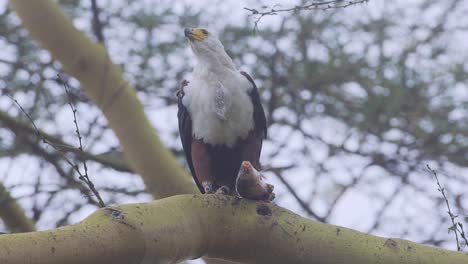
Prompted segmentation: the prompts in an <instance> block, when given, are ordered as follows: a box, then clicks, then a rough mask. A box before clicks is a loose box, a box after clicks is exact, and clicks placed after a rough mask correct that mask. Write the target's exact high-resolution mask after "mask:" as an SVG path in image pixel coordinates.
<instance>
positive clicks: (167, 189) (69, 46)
mask: <svg viewBox="0 0 468 264" xmlns="http://www.w3.org/2000/svg"><path fill="white" fill-rule="evenodd" d="M11 5H12V7H13V9H14V10H15V11H16V12H17V14H18V15H19V17H20V18H21V19H22V22H23V25H24V26H25V27H26V28H27V29H28V30H29V31H30V32H31V34H32V36H33V37H34V38H35V39H37V40H38V41H39V42H41V44H42V45H43V46H44V47H45V48H46V49H48V50H49V51H50V52H51V54H52V56H53V57H54V58H55V59H57V60H58V61H60V62H61V63H62V65H63V66H64V68H65V70H66V71H67V72H69V73H70V74H71V75H73V76H74V77H75V78H77V79H78V80H79V81H80V82H81V85H82V87H83V89H84V90H85V92H86V94H87V95H88V96H89V97H90V98H91V99H92V100H93V101H94V102H95V103H96V104H97V106H98V107H99V108H100V109H101V110H102V111H103V113H104V115H105V116H106V117H107V120H108V122H109V126H110V127H111V128H112V129H113V131H114V132H115V133H116V135H117V138H118V139H119V140H120V143H121V145H122V146H123V148H124V152H125V155H126V158H127V159H128V161H129V163H130V165H131V166H132V168H134V170H135V171H136V172H137V173H138V174H140V175H141V176H142V177H143V179H144V181H145V184H146V187H147V188H148V191H149V192H150V193H151V194H153V195H154V196H156V197H167V196H170V195H174V194H179V193H195V192H197V190H196V188H195V185H194V184H193V182H192V180H191V178H190V177H189V176H188V175H187V174H186V172H185V171H184V170H183V169H182V167H181V166H179V164H177V161H176V160H175V158H174V157H173V155H172V154H171V153H170V152H169V150H168V149H167V148H165V146H164V145H163V144H162V142H161V141H160V140H159V138H158V136H157V135H156V133H155V131H154V128H153V127H152V126H151V125H150V123H149V121H148V119H147V117H146V115H145V114H144V112H143V108H142V105H141V103H140V102H139V100H138V99H137V97H136V95H135V91H134V89H133V88H132V87H131V86H129V84H128V83H127V82H126V81H125V80H124V79H123V78H122V74H121V72H120V69H119V67H118V66H116V65H114V64H113V63H112V62H111V61H110V59H109V57H108V55H107V52H106V51H105V49H104V48H103V47H102V46H101V45H99V44H97V43H94V42H92V41H91V40H90V39H89V38H87V37H86V36H85V35H84V34H83V33H82V32H79V31H78V30H77V29H76V28H75V27H74V26H73V24H72V23H71V21H70V20H69V19H68V18H67V17H66V16H65V15H64V14H63V13H62V12H61V11H60V9H59V7H58V6H57V5H56V4H55V3H54V2H53V1H50V0H36V1H27V0H12V1H11ZM159 175H161V176H159Z"/></svg>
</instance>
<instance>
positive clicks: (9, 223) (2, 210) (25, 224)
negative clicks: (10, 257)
mask: <svg viewBox="0 0 468 264" xmlns="http://www.w3.org/2000/svg"><path fill="white" fill-rule="evenodd" d="M0 218H1V219H2V220H3V223H4V224H5V226H6V227H7V228H8V230H9V231H10V232H12V233H19V232H31V231H34V230H36V227H35V226H34V222H33V221H32V220H31V219H30V218H29V217H28V216H27V215H26V214H25V212H24V210H23V208H22V207H21V206H20V205H19V204H18V203H17V202H16V200H15V199H14V198H13V197H11V195H10V193H9V192H8V191H7V190H6V189H5V186H3V184H1V183H0ZM0 263H1V262H0Z"/></svg>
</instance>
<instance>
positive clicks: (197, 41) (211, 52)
mask: <svg viewBox="0 0 468 264" xmlns="http://www.w3.org/2000/svg"><path fill="white" fill-rule="evenodd" d="M184 34H185V36H186V37H187V38H188V39H189V41H190V47H191V48H192V51H193V53H194V54H195V56H196V57H197V60H198V63H199V64H201V65H203V66H204V67H206V68H210V69H219V67H227V68H230V69H232V70H234V69H235V66H234V63H233V62H232V59H231V58H230V57H229V55H227V53H226V51H225V50H224V46H223V44H222V43H221V41H219V39H218V38H217V37H216V35H215V34H213V33H211V32H209V31H208V30H206V29H203V28H186V29H185V30H184Z"/></svg>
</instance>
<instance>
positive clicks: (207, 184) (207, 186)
mask: <svg viewBox="0 0 468 264" xmlns="http://www.w3.org/2000/svg"><path fill="white" fill-rule="evenodd" d="M202 186H203V190H205V194H209V193H214V189H213V183H212V182H208V181H205V182H202Z"/></svg>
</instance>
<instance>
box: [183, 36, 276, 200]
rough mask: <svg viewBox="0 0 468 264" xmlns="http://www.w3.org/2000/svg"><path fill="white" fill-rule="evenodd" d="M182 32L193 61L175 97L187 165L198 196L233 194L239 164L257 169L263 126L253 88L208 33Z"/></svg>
mask: <svg viewBox="0 0 468 264" xmlns="http://www.w3.org/2000/svg"><path fill="white" fill-rule="evenodd" d="M184 33H185V36H186V37H187V38H188V39H189V43H190V47H191V49H192V51H193V53H194V54H195V56H196V58H197V62H198V63H197V65H196V66H195V67H194V69H193V72H192V79H191V80H190V81H186V80H184V81H183V82H182V84H181V87H180V89H179V91H178V93H177V97H178V113H177V117H178V119H179V132H180V138H181V141H182V146H183V149H184V152H185V156H186V158H187V163H188V165H189V167H190V171H191V173H192V176H193V178H194V179H195V182H196V184H197V186H198V188H199V189H200V191H201V192H202V193H213V192H217V193H223V194H235V189H236V188H235V185H236V178H237V175H238V172H239V168H240V165H241V163H242V161H249V162H250V163H251V164H252V165H253V166H254V167H255V168H256V169H257V170H260V161H259V159H260V152H261V149H262V141H263V139H264V138H265V137H266V134H267V124H266V118H265V113H264V111H263V108H262V105H261V103H260V96H259V93H258V90H257V86H256V85H255V83H254V81H253V79H252V78H251V77H250V76H249V75H248V74H247V73H245V72H242V71H238V70H237V69H236V67H235V66H234V63H233V62H232V59H231V58H230V57H229V56H228V55H227V53H226V51H225V50H224V46H223V44H221V41H219V39H218V38H217V37H216V36H215V35H214V34H213V33H211V32H208V31H207V30H206V29H202V28H190V29H189V28H187V29H185V30H184Z"/></svg>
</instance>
